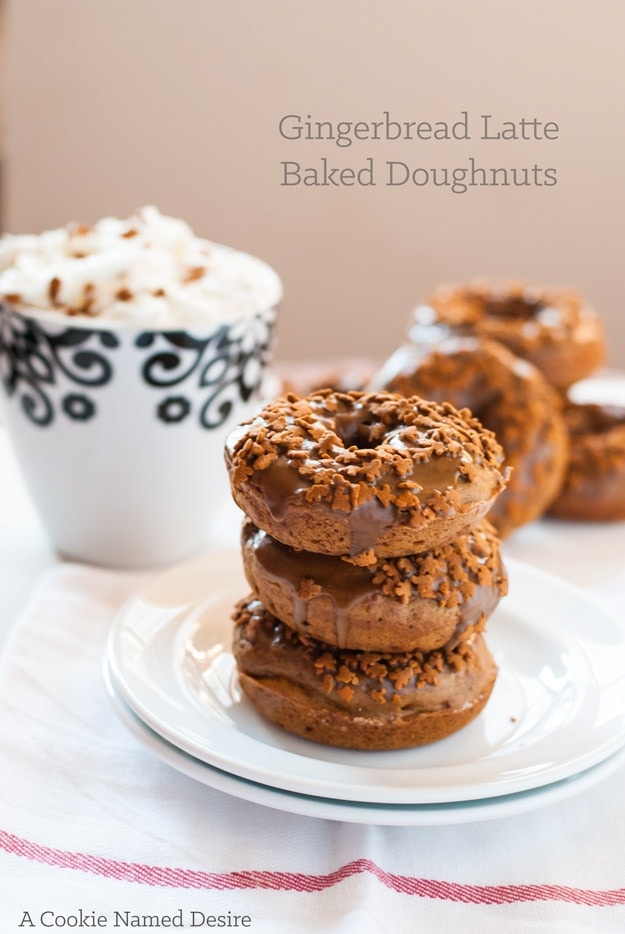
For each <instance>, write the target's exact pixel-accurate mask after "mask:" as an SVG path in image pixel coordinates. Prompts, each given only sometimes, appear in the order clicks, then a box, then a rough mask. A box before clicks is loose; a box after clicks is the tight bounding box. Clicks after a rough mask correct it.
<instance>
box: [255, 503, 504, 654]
mask: <svg viewBox="0 0 625 934" xmlns="http://www.w3.org/2000/svg"><path fill="white" fill-rule="evenodd" d="M242 553H243V567H244V570H245V575H246V578H247V581H248V583H249V585H250V587H251V588H252V590H253V591H254V593H255V595H256V596H257V597H258V598H259V599H260V601H261V602H262V604H263V605H264V606H265V607H266V609H267V610H268V611H269V612H270V613H271V614H272V615H273V616H276V617H278V619H280V620H282V622H284V623H286V625H287V626H290V627H291V629H294V630H296V631H297V632H299V633H300V634H302V635H304V636H309V637H311V638H313V639H318V640H321V641H323V642H327V643H329V644H330V645H336V646H339V647H341V648H348V649H361V650H363V651H377V652H412V651H415V650H418V651H420V652H429V651H431V650H432V649H437V648H440V647H441V646H443V645H446V644H449V643H450V640H453V639H455V640H456V641H458V639H460V638H462V634H463V633H464V632H466V630H467V629H468V628H469V627H472V628H475V629H480V630H481V629H482V628H483V626H484V625H485V623H486V619H487V617H488V616H490V614H491V613H492V612H493V610H494V609H495V607H496V606H497V604H498V602H499V599H500V598H501V597H502V596H503V595H504V594H505V593H506V592H507V583H508V580H507V577H506V574H505V571H504V568H503V565H502V561H501V556H500V552H499V539H498V538H497V536H496V534H495V531H494V529H493V528H492V526H490V525H489V523H488V522H486V521H485V520H483V521H482V523H481V524H480V525H479V526H478V527H477V528H476V529H473V530H472V531H471V532H469V533H468V534H467V535H463V536H460V537H459V538H458V539H456V541H454V542H452V543H450V544H448V545H443V546H441V547H440V548H437V549H435V550H433V551H428V552H423V553H422V554H419V555H410V556H405V557H400V558H383V559H379V560H378V561H376V562H375V564H373V565H369V566H365V567H361V566H359V565H358V564H354V563H353V561H352V560H351V559H347V558H341V557H338V556H336V555H317V554H313V553H311V552H309V551H296V550H295V549H294V548H290V547H289V546H288V545H283V544H281V543H280V542H278V541H276V540H275V539H274V538H272V537H271V536H270V535H268V534H267V533H266V532H263V531H262V530H261V529H258V528H257V527H256V526H255V525H253V523H251V522H249V521H246V522H245V523H244V525H243V532H242Z"/></svg>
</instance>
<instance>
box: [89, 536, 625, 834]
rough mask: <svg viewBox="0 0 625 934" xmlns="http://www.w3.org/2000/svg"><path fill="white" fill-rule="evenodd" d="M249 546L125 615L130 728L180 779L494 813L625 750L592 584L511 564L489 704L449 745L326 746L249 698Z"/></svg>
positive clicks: (579, 778)
mask: <svg viewBox="0 0 625 934" xmlns="http://www.w3.org/2000/svg"><path fill="white" fill-rule="evenodd" d="M240 560H241V559H240V554H239V553H238V552H237V553H232V554H231V553H227V554H210V553H209V554H206V555H203V556H202V557H200V558H199V559H196V560H195V561H192V562H189V563H187V564H184V565H181V566H179V567H177V568H174V569H172V570H171V571H168V572H166V573H165V574H162V575H160V576H158V577H156V578H155V579H154V580H153V581H152V582H151V583H149V584H148V585H147V586H146V587H145V589H144V590H143V591H141V592H140V593H138V594H137V595H136V596H135V597H134V598H133V599H132V600H131V601H130V602H129V603H128V604H127V605H126V606H125V607H124V608H123V610H122V612H121V614H120V615H119V617H118V618H117V620H116V621H115V623H114V626H113V628H112V631H111V634H110V638H109V642H108V646H107V652H106V657H105V664H104V674H105V681H106V684H107V688H108V691H109V694H110V697H111V700H112V702H113V704H114V707H115V709H116V711H117V713H118V714H119V716H120V717H121V719H122V720H123V722H124V723H125V724H126V725H127V726H128V727H129V729H130V730H131V731H132V732H133V733H134V735H135V736H136V737H137V738H138V739H139V740H140V741H141V742H142V743H143V744H144V745H145V746H146V747H147V748H148V749H150V750H151V751H152V752H153V753H154V754H156V755H157V756H159V757H160V758H161V759H162V760H164V761H165V762H167V763H168V764H169V765H171V766H172V767H173V768H175V769H178V770H179V771H181V772H183V773H184V774H186V775H188V776H190V777H192V778H194V779H196V780H198V781H200V782H203V783H204V784H206V785H210V786H212V787H214V788H217V789H220V790H222V791H225V792H227V793H229V794H231V795H235V796H237V797H239V798H244V799H246V800H248V801H253V802H256V803H258V804H263V805H267V806H269V807H273V808H278V809H280V810H284V811H289V812H292V813H297V814H304V815H309V816H315V817H322V818H327V819H331V820H341V821H352V822H361V823H368V824H387V825H405V826H408V825H434V824H452V823H463V822H468V821H479V820H488V819H493V818H498V817H505V816H508V815H512V814H518V813H523V812H526V811H529V810H532V809H534V808H537V807H542V806H545V805H548V804H550V803H552V802H555V801H559V800H563V799H564V798H566V797H569V796H570V795H573V794H576V793H578V792H580V791H583V790H584V789H586V788H588V787H590V786H591V785H593V784H595V783H596V782H598V781H599V780H601V779H602V778H604V777H605V776H606V775H608V774H610V773H611V772H612V771H614V770H615V769H616V768H617V767H618V766H619V765H620V764H621V762H622V761H624V760H625V752H624V751H623V750H624V747H625V641H624V635H623V631H622V629H621V627H620V626H619V625H618V624H617V623H616V622H615V621H614V620H613V619H611V618H610V617H609V616H608V615H606V614H605V613H604V612H603V610H601V609H600V608H598V607H597V606H596V605H595V604H593V603H592V602H591V601H590V600H589V599H588V597H587V596H586V595H585V594H584V593H583V592H581V591H578V590H576V589H575V588H573V587H571V586H569V585H567V584H565V583H564V582H562V581H560V580H559V579H558V578H555V577H552V576H550V575H548V574H545V573H543V572H541V571H539V570H537V569H535V568H532V567H529V566H527V565H524V564H522V563H520V562H518V561H513V560H512V559H508V560H507V561H506V566H507V568H508V573H509V576H510V593H509V595H508V596H507V597H506V598H505V599H504V600H502V602H501V604H500V605H499V607H498V609H497V610H496V612H495V614H494V615H493V616H492V618H491V620H490V621H489V646H490V647H491V651H492V652H493V654H494V656H495V659H496V661H497V663H498V665H499V677H498V680H497V684H496V686H495V689H494V691H493V694H492V696H491V698H490V700H489V702H488V705H487V707H486V709H485V711H484V712H483V713H482V714H481V715H480V717H478V718H477V720H475V721H474V722H473V723H471V724H470V725H469V726H468V727H466V728H465V729H464V730H462V731H460V732H459V733H456V734H455V735H454V736H451V737H449V738H447V739H445V740H442V741H440V742H438V743H434V744H432V745H430V746H424V747H420V748H417V749H409V750H400V751H397V752H372V753H367V752H359V751H352V750H343V749H335V748H333V747H329V746H321V745H318V744H315V743H311V742H308V741H307V740H304V739H300V738H298V737H295V736H291V735H290V734H288V733H285V732H284V731H283V730H281V729H279V728H278V727H276V726H274V725H272V724H271V723H268V722H266V721H265V720H263V719H262V718H261V717H260V715H259V714H257V713H256V711H255V710H254V709H253V708H252V707H251V705H250V704H249V703H248V702H247V701H246V699H245V697H243V696H242V694H241V692H240V690H239V688H238V681H237V673H236V667H235V663H234V659H233V657H232V654H231V651H230V640H231V628H232V624H231V620H230V616H231V612H232V609H233V607H234V604H235V603H236V602H237V601H238V600H239V599H240V598H241V597H243V596H245V595H246V593H247V590H248V588H247V585H246V583H245V581H244V578H243V573H242V570H241V567H240Z"/></svg>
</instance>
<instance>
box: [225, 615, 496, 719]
mask: <svg viewBox="0 0 625 934" xmlns="http://www.w3.org/2000/svg"><path fill="white" fill-rule="evenodd" d="M232 618H233V620H234V622H235V625H236V626H237V628H238V629H239V630H240V631H242V633H243V637H244V638H246V639H247V640H248V641H249V642H250V644H254V640H255V636H256V635H257V634H258V630H259V629H261V630H264V631H265V633H266V635H267V637H268V643H269V644H270V651H271V652H272V653H278V652H279V651H280V650H281V649H286V650H287V651H288V650H289V649H294V648H296V649H297V650H298V651H301V652H302V658H303V659H304V660H305V663H304V666H303V668H302V677H304V669H305V668H307V667H308V666H309V667H310V670H311V671H312V672H314V675H315V676H316V678H317V680H318V683H319V687H320V688H321V690H323V691H324V692H325V693H327V694H329V695H335V696H336V697H337V698H338V699H339V700H340V701H342V702H343V703H344V704H347V705H349V704H350V703H351V702H352V701H354V703H355V704H357V703H358V694H359V692H360V693H361V692H365V693H366V694H367V695H368V697H369V698H370V699H371V700H372V701H374V702H375V703H378V704H386V703H392V704H401V702H402V700H401V694H402V692H406V691H412V690H414V689H415V688H422V687H425V686H427V685H430V686H436V685H437V684H438V683H439V681H440V677H441V674H442V673H443V672H445V671H461V670H463V669H464V668H465V667H466V666H467V665H469V664H471V663H472V661H473V659H474V655H475V650H474V647H473V642H474V639H475V636H476V635H477V633H479V632H481V631H482V630H483V629H484V625H485V618H483V617H480V619H479V620H478V622H477V623H476V624H475V625H474V626H469V627H467V628H466V630H464V632H463V633H462V634H461V637H460V638H459V639H458V638H456V639H454V640H451V641H450V642H449V643H448V644H447V645H446V646H444V647H443V648H441V649H435V650H433V651H431V652H426V653H424V652H418V651H415V652H411V653H408V652H396V653H392V654H383V653H381V652H371V651H365V652H362V651H358V650H355V649H341V648H337V647H334V646H329V645H327V644H326V643H324V642H319V641H318V640H316V639H312V638H310V637H307V636H304V635H301V634H297V633H295V632H294V631H293V630H292V629H290V628H289V627H288V626H286V625H285V624H284V623H282V622H281V621H280V620H278V619H277V618H276V617H274V616H272V615H271V614H270V613H269V612H268V610H266V609H265V608H264V607H263V605H262V603H261V602H260V601H259V600H257V599H255V598H254V597H250V598H247V599H244V600H241V601H240V602H239V603H238V604H237V606H236V608H235V610H234V613H233V615H232ZM356 689H358V690H356Z"/></svg>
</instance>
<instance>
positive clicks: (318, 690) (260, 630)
mask: <svg viewBox="0 0 625 934" xmlns="http://www.w3.org/2000/svg"><path fill="white" fill-rule="evenodd" d="M226 463H227V466H228V471H229V474H230V480H231V488H232V494H233V497H234V499H235V501H236V503H237V504H238V505H239V506H240V507H241V509H242V510H243V512H244V513H245V516H246V518H245V520H244V523H243V532H242V552H243V565H244V569H245V574H246V577H247V581H248V583H249V585H250V587H251V591H252V592H251V594H250V595H249V596H248V597H247V598H245V599H243V600H242V601H241V602H240V603H239V604H238V606H237V607H236V609H235V612H234V617H233V618H234V622H235V629H234V640H233V649H234V655H235V658H236V662H237V666H238V671H239V679H240V684H241V688H242V690H243V691H244V693H245V694H246V696H247V697H248V698H249V699H250V701H251V702H252V704H253V705H254V706H255V707H256V709H257V710H258V711H259V712H260V713H261V714H262V715H264V716H265V717H266V718H267V719H269V720H270V721H272V722H274V723H276V724H278V725H280V726H281V727H283V728H284V729H286V730H288V731H289V732H291V733H294V734H296V735H298V736H302V737H305V738H308V739H311V740H314V741H317V742H320V743H327V744H330V745H335V746H342V747H346V748H354V749H367V750H373V749H399V748H404V747H409V746H417V745H421V744H424V743H429V742H432V741H434V740H437V739H440V738H442V737H444V736H447V735H449V734H451V733H453V732H455V731H456V730H458V729H460V728H461V727H463V726H464V725H465V724H467V723H469V722H470V721H471V720H472V719H473V718H474V717H476V716H477V715H478V713H479V712H480V711H481V710H482V709H483V707H484V705H485V704H486V701H487V700H488V697H489V695H490V693H491V690H492V688H493V685H494V682H495V678H496V674H497V670H496V666H495V664H494V661H493V658H492V656H491V654H490V652H489V650H488V648H487V646H486V643H485V641H484V637H483V630H484V628H485V624H486V621H487V619H488V617H489V616H490V615H491V613H492V612H493V610H494V609H495V607H496V606H497V603H498V602H499V599H500V598H501V596H502V595H503V594H504V593H505V592H506V589H507V577H506V573H505V569H504V567H503V565H502V561H501V556H500V549H499V539H498V537H497V535H496V533H495V532H494V529H493V528H492V526H491V525H490V524H489V523H488V522H487V521H486V520H485V519H484V516H485V514H486V513H487V511H488V510H489V509H490V508H491V506H492V504H493V502H494V501H495V499H496V498H497V496H498V495H499V494H500V493H501V491H502V490H503V488H504V486H505V481H506V471H505V468H503V467H502V464H503V452H502V450H501V447H500V446H499V444H498V443H497V441H496V440H495V437H494V435H493V434H492V433H491V432H489V431H485V430H484V428H483V427H482V425H481V424H480V423H479V422H478V421H477V419H475V418H474V417H473V416H472V415H471V414H470V413H469V412H468V411H466V410H463V411H458V410H457V409H455V408H454V407H453V406H451V405H449V404H447V403H444V404H438V403H430V402H425V401H424V400H423V399H421V398H417V397H414V398H411V399H404V398H402V397H401V396H399V395H396V394H393V393H387V392H380V393H365V392H360V391H353V392H338V391H334V390H330V389H326V390H320V391H318V392H314V393H312V394H310V395H308V396H306V397H303V398H301V397H298V396H295V395H287V396H285V397H283V398H281V399H278V400H276V401H275V402H273V403H270V404H269V405H267V406H266V407H265V408H264V409H263V411H262V412H260V413H259V414H258V415H257V416H256V417H255V418H254V419H252V420H251V421H249V422H246V423H245V424H243V425H241V426H240V427H239V428H237V429H235V431H234V432H232V433H231V435H230V436H229V438H228V440H227V443H226Z"/></svg>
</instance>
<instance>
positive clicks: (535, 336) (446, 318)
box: [409, 279, 605, 389]
mask: <svg viewBox="0 0 625 934" xmlns="http://www.w3.org/2000/svg"><path fill="white" fill-rule="evenodd" d="M441 325H442V326H448V327H450V328H451V329H453V330H454V331H456V333H461V334H473V335H476V336H478V337H484V338H487V339H490V340H497V341H499V342H500V343H502V344H504V345H505V346H506V347H508V349H509V350H511V351H512V353H514V354H515V355H516V356H518V357H522V358H523V359H525V360H529V361H530V363H533V364H534V366H535V367H537V368H538V369H539V370H540V371H541V372H542V373H543V374H544V375H545V376H546V377H547V379H548V380H549V382H550V383H551V384H552V385H553V386H556V387H558V388H559V389H565V388H566V387H568V386H570V385H572V384H573V383H574V382H577V380H580V379H583V378H584V377H586V376H589V375H590V374H591V373H593V372H594V371H595V370H596V369H597V367H599V366H601V364H602V363H603V362H604V359H605V337H604V331H603V325H602V321H601V319H600V318H599V317H598V315H597V314H596V312H595V311H594V310H593V309H592V308H590V307H589V306H588V305H587V304H586V303H585V302H584V301H583V300H582V298H581V297H580V296H579V295H578V294H577V293H576V292H573V291H571V290H568V289H558V288H551V287H546V286H539V285H530V284H526V283H521V282H515V281H506V280H492V281H490V280H487V279H475V280H473V281H470V282H468V283H467V284H465V285H448V286H440V287H439V288H438V289H437V290H436V291H435V292H434V294H433V295H432V296H431V297H430V299H429V300H428V301H427V302H426V303H425V304H424V305H421V306H419V307H418V308H416V309H415V311H414V312H413V321H412V325H411V327H410V329H409V335H410V338H411V340H413V341H419V340H421V339H423V338H424V337H426V338H427V335H428V331H430V330H431V329H432V328H436V327H437V326H438V327H439V328H440V326H441Z"/></svg>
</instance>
